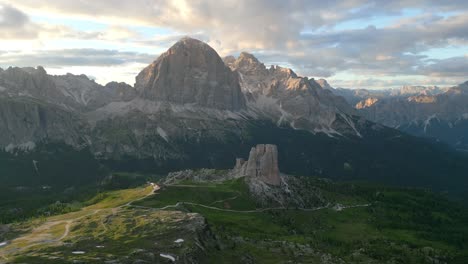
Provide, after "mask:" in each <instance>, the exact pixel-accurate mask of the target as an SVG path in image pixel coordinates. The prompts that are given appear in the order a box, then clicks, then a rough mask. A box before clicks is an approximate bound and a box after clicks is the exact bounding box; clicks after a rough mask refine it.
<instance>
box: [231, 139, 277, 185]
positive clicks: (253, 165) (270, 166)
mask: <svg viewBox="0 0 468 264" xmlns="http://www.w3.org/2000/svg"><path fill="white" fill-rule="evenodd" d="M234 173H235V174H237V175H239V176H247V177H252V178H255V179H259V180H261V181H263V182H265V183H267V184H270V185H276V186H279V185H280V184H281V178H280V172H279V168H278V148H277V147H276V145H270V144H266V145H264V144H259V145H257V146H256V147H253V148H252V149H251V150H250V154H249V160H247V161H244V160H243V159H237V160H236V167H235V168H234Z"/></svg>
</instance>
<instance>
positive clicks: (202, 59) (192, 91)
mask: <svg viewBox="0 0 468 264" xmlns="http://www.w3.org/2000/svg"><path fill="white" fill-rule="evenodd" d="M135 88H136V89H137V90H138V91H139V93H140V96H141V97H142V98H144V99H148V100H153V101H166V102H172V103H177V104H192V105H196V106H201V107H208V108H216V109H221V110H232V111H237V110H241V109H244V108H245V99H244V96H243V94H242V92H241V89H240V86H239V80H238V77H237V74H235V73H233V72H232V71H231V70H230V69H229V68H228V67H227V66H226V65H225V64H224V62H223V61H222V60H221V58H220V57H219V55H218V54H217V53H216V51H215V50H214V49H212V48H211V47H210V46H208V45H207V44H205V43H203V42H201V41H199V40H195V39H191V38H184V39H182V40H180V41H179V42H177V43H176V44H174V45H173V46H172V47H171V48H170V49H169V50H168V51H167V52H165V53H163V54H162V55H161V56H160V57H159V58H158V59H157V60H156V61H154V62H153V63H152V64H151V65H149V66H148V67H146V68H145V69H144V70H143V71H142V72H140V74H138V76H137V77H136V83H135Z"/></svg>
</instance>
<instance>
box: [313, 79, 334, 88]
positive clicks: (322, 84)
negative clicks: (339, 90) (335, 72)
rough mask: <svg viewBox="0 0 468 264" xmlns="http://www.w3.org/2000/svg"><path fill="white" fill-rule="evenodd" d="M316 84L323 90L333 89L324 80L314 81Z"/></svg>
mask: <svg viewBox="0 0 468 264" xmlns="http://www.w3.org/2000/svg"><path fill="white" fill-rule="evenodd" d="M315 82H316V83H318V84H319V85H320V87H322V88H323V89H329V90H330V89H333V88H332V87H331V86H330V84H329V83H328V82H327V80H325V79H318V80H315Z"/></svg>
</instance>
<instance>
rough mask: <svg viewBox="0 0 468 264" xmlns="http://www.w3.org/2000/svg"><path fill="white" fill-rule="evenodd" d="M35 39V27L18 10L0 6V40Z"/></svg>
mask: <svg viewBox="0 0 468 264" xmlns="http://www.w3.org/2000/svg"><path fill="white" fill-rule="evenodd" d="M36 37H37V25H35V24H33V23H31V21H30V20H29V18H28V16H27V15H26V14H24V13H23V12H21V11H20V10H18V9H15V8H13V7H11V6H8V5H2V4H0V38H2V39H10V38H17V39H31V38H36Z"/></svg>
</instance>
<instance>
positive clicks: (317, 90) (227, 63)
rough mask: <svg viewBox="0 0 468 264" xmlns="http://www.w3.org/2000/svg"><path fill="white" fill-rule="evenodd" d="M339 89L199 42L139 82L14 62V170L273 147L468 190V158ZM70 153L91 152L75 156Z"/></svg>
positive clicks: (7, 168)
mask: <svg viewBox="0 0 468 264" xmlns="http://www.w3.org/2000/svg"><path fill="white" fill-rule="evenodd" d="M460 89H461V88H460ZM335 90H336V89H335ZM335 90H334V89H331V88H327V87H324V85H323V81H321V80H314V79H309V78H307V77H301V76H298V75H297V74H296V73H295V72H294V71H293V70H291V69H288V68H283V67H280V66H271V67H266V66H265V65H264V64H262V63H261V62H259V61H258V59H256V58H255V57H254V56H253V55H252V54H249V53H245V52H244V53H241V54H240V55H239V56H238V57H237V58H236V57H233V56H229V57H226V58H224V59H222V58H221V57H220V56H219V55H218V54H217V52H216V51H215V50H214V49H212V48H211V47H210V46H209V45H207V44H206V43H203V42H201V41H199V40H196V39H192V38H183V39H181V40H180V41H178V42H177V43H175V44H174V45H173V46H172V47H170V48H169V49H168V50H167V51H166V52H164V53H163V54H162V55H161V56H160V57H159V58H157V59H156V60H155V61H154V62H153V63H151V64H150V65H149V66H147V67H146V68H144V69H143V70H142V71H141V72H140V73H139V74H138V75H137V76H136V83H135V85H134V86H130V85H128V84H125V83H116V82H111V83H108V84H107V85H105V86H102V85H99V84H97V83H96V82H94V81H93V80H91V79H89V78H88V77H86V76H84V75H78V76H77V75H72V74H67V75H62V76H51V75H49V74H47V72H46V71H45V70H44V68H42V67H37V68H17V67H10V68H8V69H5V70H0V123H1V124H3V125H2V126H0V149H2V150H3V151H2V152H0V162H2V166H0V167H2V169H1V170H2V172H3V175H4V176H2V178H3V179H7V178H9V179H10V183H11V184H17V182H15V180H19V179H21V178H24V179H28V181H30V182H32V181H34V183H40V184H52V183H55V182H56V181H55V182H54V180H56V179H57V178H59V177H60V176H59V175H64V174H67V176H62V177H69V178H71V179H73V180H70V179H68V178H66V179H63V180H62V181H61V182H63V184H67V181H69V182H76V178H77V177H80V176H79V175H80V174H82V173H83V171H82V169H84V168H94V169H95V172H94V173H90V171H86V173H87V175H100V174H101V173H102V170H105V169H104V168H106V169H111V170H127V171H157V172H161V173H163V172H167V171H171V170H176V169H183V168H202V167H212V168H213V167H214V168H231V167H233V164H232V162H233V160H234V158H235V157H237V156H239V154H240V153H245V152H246V151H248V150H249V149H250V148H251V146H253V145H256V144H262V143H271V144H276V145H278V146H279V159H280V160H281V164H282V165H281V166H282V168H281V170H282V171H284V172H287V173H291V174H302V175H319V176H323V177H331V178H337V179H346V180H364V179H365V180H373V181H377V182H384V183H390V184H398V185H411V186H421V187H431V188H435V189H437V190H443V191H450V192H452V191H454V192H457V193H463V192H464V191H466V188H467V186H468V179H467V178H466V175H465V174H464V172H466V171H467V169H468V165H467V164H468V162H466V161H467V157H466V156H465V155H463V154H461V153H458V152H456V151H453V150H452V149H450V148H448V147H447V146H445V145H443V144H437V143H434V142H431V141H429V140H424V139H420V138H417V137H413V136H409V135H407V134H405V133H402V132H400V131H398V130H396V129H393V128H389V127H386V126H384V125H389V123H387V122H386V121H382V123H383V124H384V125H381V124H378V123H376V122H381V119H380V118H375V117H373V116H370V115H371V114H365V113H364V110H362V109H355V108H354V107H352V106H351V105H350V104H349V103H348V102H347V101H346V99H345V98H346V97H342V96H339V95H337V94H335V93H336V91H335ZM446 93H455V91H452V90H449V91H447V92H446ZM446 93H441V94H438V95H430V96H435V97H438V96H448V95H446ZM460 93H463V91H460ZM427 96H429V95H427ZM398 98H399V99H400V97H398ZM379 104H380V103H379V102H377V103H376V105H379ZM365 109H371V108H370V107H366V108H365ZM365 111H368V110H365ZM369 111H371V110H369ZM369 113H370V112H369ZM374 116H377V114H374ZM368 119H370V120H371V121H369V120H368ZM373 121H376V122H373ZM390 125H391V124H390ZM393 126H394V127H397V126H395V125H393ZM399 127H401V126H399ZM57 153H61V154H60V155H59V154H57ZM64 153H68V154H66V155H65V154H64ZM76 153H78V154H76ZM402 153H404V154H405V155H404V156H402V155H401V154H402ZM67 155H68V156H73V155H78V156H79V157H81V158H79V159H76V158H75V159H74V162H75V163H73V162H72V161H69V163H63V159H64V158H65V157H67ZM441 156H442V157H443V158H440V157H441ZM80 162H81V163H80ZM64 164H67V165H66V166H64ZM86 164H90V165H89V166H84V165H86ZM70 167H73V168H76V170H73V171H72V172H69V170H70ZM50 174H53V175H54V176H53V177H49V176H48V175H50ZM11 175H15V176H18V177H11ZM96 177H98V176H96ZM11 178H14V179H13V180H11ZM88 178H91V177H90V176H89V177H88ZM28 181H26V180H23V181H22V183H24V182H28ZM465 193H466V192H465Z"/></svg>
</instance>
